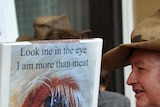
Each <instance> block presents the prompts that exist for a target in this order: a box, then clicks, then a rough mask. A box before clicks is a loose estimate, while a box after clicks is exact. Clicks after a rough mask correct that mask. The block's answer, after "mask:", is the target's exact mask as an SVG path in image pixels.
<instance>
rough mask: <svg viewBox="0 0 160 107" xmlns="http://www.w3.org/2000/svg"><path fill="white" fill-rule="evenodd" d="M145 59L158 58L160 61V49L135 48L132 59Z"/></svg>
mask: <svg viewBox="0 0 160 107" xmlns="http://www.w3.org/2000/svg"><path fill="white" fill-rule="evenodd" d="M139 58H140V59H143V58H145V59H146V60H149V59H153V60H154V59H156V60H159V61H160V51H154V50H146V49H134V50H133V52H132V54H131V57H130V60H132V59H139Z"/></svg>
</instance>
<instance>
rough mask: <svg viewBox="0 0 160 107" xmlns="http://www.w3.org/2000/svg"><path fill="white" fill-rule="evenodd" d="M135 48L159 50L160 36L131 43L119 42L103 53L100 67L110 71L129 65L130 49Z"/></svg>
mask: <svg viewBox="0 0 160 107" xmlns="http://www.w3.org/2000/svg"><path fill="white" fill-rule="evenodd" d="M135 48H137V49H147V50H156V51H160V38H158V39H154V40H150V41H142V42H136V43H131V44H120V45H119V46H117V47H115V48H113V49H111V50H109V51H107V52H106V53H105V54H104V55H103V57H102V69H104V70H108V71H112V70H115V69H118V68H122V67H124V66H127V65H129V64H130V61H129V59H130V56H131V53H132V50H133V49H135Z"/></svg>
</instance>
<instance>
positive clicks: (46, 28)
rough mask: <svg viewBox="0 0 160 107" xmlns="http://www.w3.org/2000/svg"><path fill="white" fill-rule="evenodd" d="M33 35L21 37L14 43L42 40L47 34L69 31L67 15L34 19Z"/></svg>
mask: <svg viewBox="0 0 160 107" xmlns="http://www.w3.org/2000/svg"><path fill="white" fill-rule="evenodd" d="M33 28H34V35H33V36H28V35H21V36H19V37H18V38H17V40H16V41H28V40H43V39H44V38H45V37H46V35H47V33H48V32H50V31H53V30H56V29H67V30H70V29H71V25H70V21H69V18H68V16H67V14H62V15H55V16H40V17H37V18H35V19H34V23H33Z"/></svg>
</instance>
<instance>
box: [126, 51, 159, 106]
mask: <svg viewBox="0 0 160 107" xmlns="http://www.w3.org/2000/svg"><path fill="white" fill-rule="evenodd" d="M130 62H131V66H132V71H131V73H130V76H129V77H128V80H127V84H128V85H131V86H132V89H133V91H134V92H135V97H136V107H160V101H159V100H160V52H158V51H150V50H142V49H135V50H134V51H133V53H132V55H131V58H130Z"/></svg>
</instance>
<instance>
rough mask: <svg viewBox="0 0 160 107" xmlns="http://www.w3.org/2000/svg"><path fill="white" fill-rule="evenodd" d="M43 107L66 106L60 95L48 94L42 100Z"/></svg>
mask: <svg viewBox="0 0 160 107" xmlns="http://www.w3.org/2000/svg"><path fill="white" fill-rule="evenodd" d="M44 107H67V106H66V104H65V101H64V99H62V97H61V96H54V97H51V96H48V97H47V98H46V99H45V100H44Z"/></svg>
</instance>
